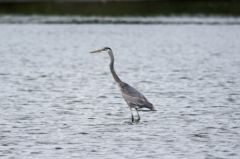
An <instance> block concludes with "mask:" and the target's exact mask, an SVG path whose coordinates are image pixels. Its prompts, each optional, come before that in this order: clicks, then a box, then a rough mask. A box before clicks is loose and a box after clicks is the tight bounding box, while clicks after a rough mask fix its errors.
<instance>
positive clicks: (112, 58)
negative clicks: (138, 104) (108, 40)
mask: <svg viewBox="0 0 240 159" xmlns="http://www.w3.org/2000/svg"><path fill="white" fill-rule="evenodd" d="M108 54H109V56H110V59H111V62H110V65H109V66H110V70H111V73H112V76H113V78H114V80H115V81H116V82H117V83H122V81H121V80H120V78H119V77H118V75H117V74H116V72H115V70H114V57H113V52H112V51H111V50H110V51H108Z"/></svg>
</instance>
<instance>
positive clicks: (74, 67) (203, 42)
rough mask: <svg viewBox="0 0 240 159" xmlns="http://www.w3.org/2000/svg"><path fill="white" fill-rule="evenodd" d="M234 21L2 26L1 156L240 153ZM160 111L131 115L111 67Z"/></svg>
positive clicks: (239, 29) (177, 158)
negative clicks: (136, 120)
mask: <svg viewBox="0 0 240 159" xmlns="http://www.w3.org/2000/svg"><path fill="white" fill-rule="evenodd" d="M239 41H240V26H239V25H101V24H98V25H93V24H92V25H71V24H66V25H57V24H52V25H50V24H41V25H37V24H22V25H19V24H1V25H0V55H1V57H0V64H1V67H0V89H1V91H0V158H1V159H5V158H11V159H14V158H17V159H19V158H21V159H30V158H34V159H38V158H39V159H40V158H44V159H53V158H54V159H55V158H58V159H63V158H64V159H72V158H109V159H110V158H139V159H140V158H144V159H146V158H167V159H168V158H171V159H186V158H193V159H203V158H208V159H212V158H233V159H239V157H240V52H239V51H240V43H239ZM103 46H109V47H111V48H112V49H113V51H114V53H115V58H116V66H115V67H116V71H117V73H118V74H119V76H120V77H121V79H122V80H123V81H125V82H127V83H129V84H131V85H132V86H134V87H136V88H137V89H138V90H140V91H141V92H142V93H143V94H144V95H145V96H146V97H147V98H148V99H149V100H150V101H151V102H152V103H154V105H155V107H156V109H157V110H158V111H156V112H144V111H142V112H140V115H141V121H140V123H138V124H131V123H130V112H129V109H128V107H127V105H126V104H125V102H124V100H123V99H122V98H121V94H120V92H119V89H118V87H117V85H116V84H115V82H114V81H113V79H112V76H111V74H110V72H109V68H108V64H109V57H108V55H107V54H89V51H91V50H93V49H97V48H101V47H103Z"/></svg>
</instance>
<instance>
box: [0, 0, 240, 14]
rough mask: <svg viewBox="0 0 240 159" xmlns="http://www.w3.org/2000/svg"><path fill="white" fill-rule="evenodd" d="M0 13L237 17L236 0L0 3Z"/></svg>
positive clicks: (239, 7) (239, 4)
mask: <svg viewBox="0 0 240 159" xmlns="http://www.w3.org/2000/svg"><path fill="white" fill-rule="evenodd" d="M0 14H25V15H32V14H40V15H85V16H86V15H87V16H89V15H99V16H154V15H185V14H188V15H199V14H201V15H229V16H239V15H240V1H237V0H218V1H217V0H210V1H201V0H196V1H190V0H183V1H180V0H169V1H167V0H160V1H140V2H105V3H103V2H24V3H23V2H4V3H3V2H2V3H0Z"/></svg>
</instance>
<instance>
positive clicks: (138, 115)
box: [135, 108, 140, 121]
mask: <svg viewBox="0 0 240 159" xmlns="http://www.w3.org/2000/svg"><path fill="white" fill-rule="evenodd" d="M135 110H136V112H137V115H138V119H137V121H140V115H139V113H138V110H137V108H135Z"/></svg>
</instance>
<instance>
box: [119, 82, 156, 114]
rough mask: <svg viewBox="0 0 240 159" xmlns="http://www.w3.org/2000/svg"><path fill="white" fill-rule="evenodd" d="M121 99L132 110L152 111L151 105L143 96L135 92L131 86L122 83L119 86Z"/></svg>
mask: <svg viewBox="0 0 240 159" xmlns="http://www.w3.org/2000/svg"><path fill="white" fill-rule="evenodd" d="M120 88H121V91H122V95H123V98H124V99H125V101H126V102H127V104H128V105H129V106H130V107H134V108H144V107H145V108H148V109H150V110H154V107H153V105H152V103H150V102H149V101H148V100H147V99H146V98H145V97H144V95H142V94H141V93H140V92H139V91H137V90H136V89H135V88H133V87H132V86H130V85H128V84H127V83H122V84H121V85H120Z"/></svg>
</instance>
